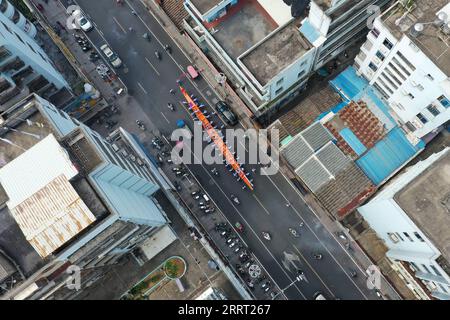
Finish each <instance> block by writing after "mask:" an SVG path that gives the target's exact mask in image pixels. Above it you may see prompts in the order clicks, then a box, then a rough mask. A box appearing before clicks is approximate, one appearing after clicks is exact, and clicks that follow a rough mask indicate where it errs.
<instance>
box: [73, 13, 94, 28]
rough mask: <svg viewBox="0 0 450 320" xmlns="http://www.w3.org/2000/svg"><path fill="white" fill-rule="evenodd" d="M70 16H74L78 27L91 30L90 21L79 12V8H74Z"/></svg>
mask: <svg viewBox="0 0 450 320" xmlns="http://www.w3.org/2000/svg"><path fill="white" fill-rule="evenodd" d="M72 16H73V17H75V20H76V22H77V24H78V26H80V28H81V29H82V30H83V31H84V32H88V31H90V30H92V28H93V26H92V23H91V22H90V21H89V20H88V19H86V17H85V16H84V15H83V14H82V13H81V11H80V10H75V11H74V12H72Z"/></svg>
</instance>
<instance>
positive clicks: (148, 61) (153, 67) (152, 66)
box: [145, 57, 160, 76]
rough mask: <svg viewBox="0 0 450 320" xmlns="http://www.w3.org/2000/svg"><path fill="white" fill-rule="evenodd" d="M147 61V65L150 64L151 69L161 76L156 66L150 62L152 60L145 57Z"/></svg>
mask: <svg viewBox="0 0 450 320" xmlns="http://www.w3.org/2000/svg"><path fill="white" fill-rule="evenodd" d="M145 61H147V63H148V64H149V65H150V67H151V68H152V69H153V70H154V71H155V72H156V74H157V75H158V76H160V74H159V72H158V70H157V69H156V68H155V66H154V65H153V64H152V63H151V62H150V60H148V58H147V57H145Z"/></svg>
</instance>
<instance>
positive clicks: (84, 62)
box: [35, 0, 127, 112]
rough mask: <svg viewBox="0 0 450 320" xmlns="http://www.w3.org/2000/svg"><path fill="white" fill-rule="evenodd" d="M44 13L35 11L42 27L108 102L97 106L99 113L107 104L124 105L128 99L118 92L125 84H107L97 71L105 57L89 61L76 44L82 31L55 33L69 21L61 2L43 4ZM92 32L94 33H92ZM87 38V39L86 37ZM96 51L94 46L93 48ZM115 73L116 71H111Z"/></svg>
mask: <svg viewBox="0 0 450 320" xmlns="http://www.w3.org/2000/svg"><path fill="white" fill-rule="evenodd" d="M42 6H43V7H44V11H39V10H37V9H36V10H35V12H36V16H37V20H38V22H39V23H40V24H41V26H42V27H43V28H44V29H45V30H47V32H48V34H49V35H50V37H51V38H52V39H53V41H54V42H55V43H56V45H57V46H58V47H59V49H60V50H61V52H62V53H63V54H64V55H65V57H66V59H67V61H68V62H69V63H70V64H71V65H72V67H73V68H74V69H75V70H76V71H77V72H78V73H79V75H80V76H81V78H82V80H83V81H85V82H87V83H90V84H92V86H93V87H94V88H95V89H97V90H98V91H99V92H101V95H102V97H103V98H104V99H105V101H106V102H104V103H99V104H98V105H97V107H98V108H97V112H98V111H100V110H101V109H103V108H104V107H106V104H111V103H113V102H114V103H118V104H123V103H124V101H125V100H126V99H127V97H126V95H123V96H121V97H118V96H117V94H116V92H117V90H118V89H120V88H125V86H124V84H123V83H122V82H121V80H120V79H119V78H117V77H116V78H115V79H113V80H112V81H111V82H107V81H105V80H103V79H102V78H101V76H100V75H99V74H98V72H97V71H96V66H97V65H99V64H101V63H103V64H105V65H107V64H106V62H104V61H103V56H102V55H101V54H99V55H100V57H101V58H100V59H99V60H97V61H96V62H91V61H90V60H89V52H90V51H89V52H83V51H82V50H81V47H80V46H79V45H78V43H77V42H76V40H75V38H74V36H73V34H75V33H78V34H80V35H82V33H81V31H76V30H61V31H60V32H59V34H60V35H59V36H58V35H57V33H56V32H55V30H54V29H53V27H52V26H55V25H58V23H57V22H59V23H60V24H62V25H64V26H65V21H66V19H67V17H68V16H67V14H66V8H65V7H64V6H63V5H62V3H61V2H60V1H59V0H56V1H48V3H47V4H45V3H43V4H42ZM91 32H92V31H91ZM86 38H87V37H86ZM92 47H93V49H92V50H95V48H94V46H92ZM111 71H113V72H114V70H111Z"/></svg>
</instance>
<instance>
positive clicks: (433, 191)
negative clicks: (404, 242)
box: [394, 151, 450, 260]
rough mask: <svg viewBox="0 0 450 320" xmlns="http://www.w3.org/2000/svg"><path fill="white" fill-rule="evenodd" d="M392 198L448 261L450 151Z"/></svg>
mask: <svg viewBox="0 0 450 320" xmlns="http://www.w3.org/2000/svg"><path fill="white" fill-rule="evenodd" d="M394 199H395V201H396V202H397V203H398V205H399V206H400V207H401V208H402V209H403V211H404V212H405V213H406V214H408V216H409V217H410V218H411V219H412V220H413V221H414V222H415V223H416V224H417V226H419V228H420V229H421V230H422V232H424V233H425V234H426V236H427V237H428V238H429V239H430V240H431V241H432V242H433V244H434V245H435V246H436V247H437V248H438V249H439V250H440V251H441V253H442V255H443V256H444V257H445V258H446V259H447V260H450V233H449V232H448V230H449V227H450V214H449V213H450V152H449V151H447V152H446V154H445V155H443V156H442V157H441V158H440V159H438V160H437V161H435V162H434V163H433V164H431V165H430V166H429V167H428V168H426V169H425V170H424V171H423V172H422V173H420V174H419V175H418V176H417V177H416V178H414V179H413V180H412V181H410V182H409V183H408V184H407V185H406V186H405V187H403V189H402V190H400V191H399V192H397V193H396V195H395V196H394Z"/></svg>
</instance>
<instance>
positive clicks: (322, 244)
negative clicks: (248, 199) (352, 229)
mask: <svg viewBox="0 0 450 320" xmlns="http://www.w3.org/2000/svg"><path fill="white" fill-rule="evenodd" d="M282 176H283V177H284V178H285V179H286V180H287V178H286V177H285V176H284V175H282ZM266 177H267V179H268V180H269V181H270V182H271V183H272V184H273V185H274V186H275V188H276V189H277V190H278V192H279V193H280V194H281V196H282V197H283V198H284V199H285V200H286V201H287V200H288V199H287V198H286V196H285V195H284V194H283V192H281V190H280V189H279V188H278V186H277V185H276V184H275V182H274V181H273V180H272V179H271V178H270V176H269V175H266ZM291 187H292V185H291ZM292 188H293V187H292ZM301 199H302V200H303V198H301ZM303 201H304V200H303ZM304 202H305V204H306V201H304ZM291 208H292V209H293V210H294V212H295V213H296V214H297V216H298V217H299V218H300V220H301V221H303V223H304V225H305V226H306V227H307V228H308V229H309V230H310V231H311V233H312V234H313V235H314V237H315V238H316V239H317V240H318V242H319V243H320V244H321V246H322V247H323V248H324V249H325V250H326V251H327V252H328V254H329V255H330V256H331V258H332V259H333V260H334V261H335V262H336V264H337V265H338V266H339V267H340V268H341V269H342V271H343V272H344V274H345V275H346V277H347V278H348V279H350V281H351V282H352V283H353V285H354V286H355V287H356V288H357V289H358V291H359V292H360V293H361V294H362V296H363V297H364V298H365V299H366V300H368V297H367V296H366V295H365V294H364V292H362V290H361V289H360V288H359V286H358V285H357V284H356V283H355V281H353V279H352V278H351V277H350V276H349V275H348V274H347V272H346V271H345V269H344V267H343V266H342V265H341V264H340V263H339V261H338V260H337V259H336V257H335V256H334V255H333V254H332V253H331V252H330V250H329V249H328V248H327V247H326V246H325V244H324V243H323V242H322V241H321V240H320V238H319V236H318V235H317V234H316V233H315V232H314V230H313V228H311V226H310V225H309V224H308V223H307V222H306V221H305V220H304V219H303V218H302V216H301V215H300V213H299V212H298V210H297V209H296V208H295V207H294V206H293V205H291ZM311 211H312V210H311ZM312 212H314V211H312ZM316 216H317V215H316ZM318 222H319V223H320V224H321V225H322V226H324V228H325V229H326V230H327V231H328V233H330V234H331V235H332V239H334V240H336V242H337V243H338V244H339V245H340V246H341V247H342V249H343V251H344V252H345V253H346V254H347V255H348V256H349V257H350V259H351V260H352V261H353V263H354V264H355V265H356V267H357V268H359V269H360V271H361V272H362V273H363V274H365V272H364V270H363V269H362V268H361V267H360V266H359V265H358V264H357V263H356V262H355V260H354V259H353V258H352V257H351V256H350V255H349V253H348V252H347V251H346V250H345V249H344V247H343V246H342V244H341V243H340V242H339V241H337V239H336V238H335V237H334V236H333V234H332V233H331V232H330V231H329V230H328V229H327V228H326V227H325V225H324V224H323V223H322V222H321V221H320V219H319V221H318Z"/></svg>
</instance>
